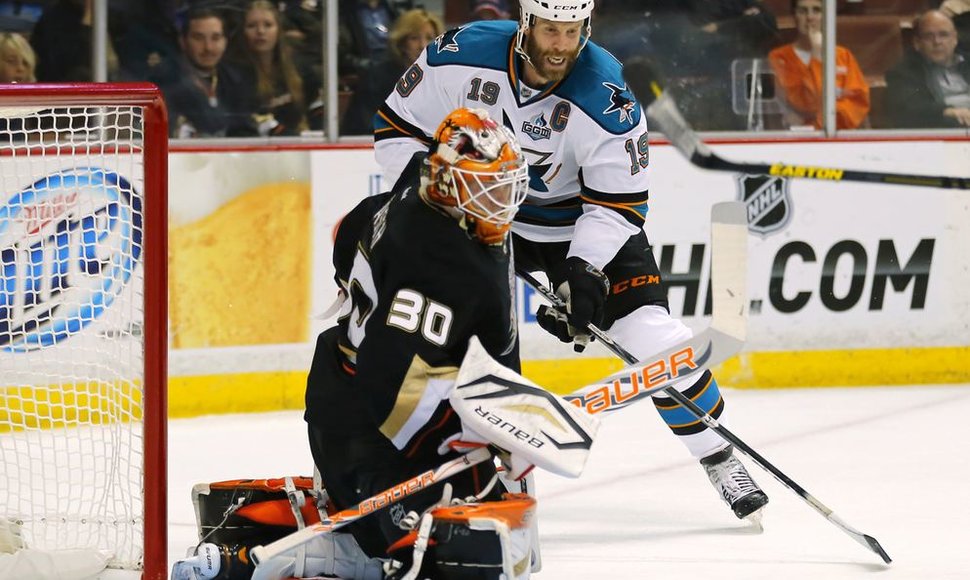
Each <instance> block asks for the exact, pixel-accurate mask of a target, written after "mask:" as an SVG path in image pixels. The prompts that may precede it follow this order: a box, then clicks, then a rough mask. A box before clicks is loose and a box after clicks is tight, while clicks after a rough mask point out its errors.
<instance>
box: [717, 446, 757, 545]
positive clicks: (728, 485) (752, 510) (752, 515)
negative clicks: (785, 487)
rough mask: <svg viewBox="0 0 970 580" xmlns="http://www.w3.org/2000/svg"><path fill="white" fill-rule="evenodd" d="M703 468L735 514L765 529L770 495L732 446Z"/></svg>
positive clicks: (718, 453) (720, 452)
mask: <svg viewBox="0 0 970 580" xmlns="http://www.w3.org/2000/svg"><path fill="white" fill-rule="evenodd" d="M701 465H703V466H704V470H705V471H706V472H707V477H708V478H709V479H710V480H711V484H712V485H713V486H714V489H716V490H717V491H718V493H719V494H720V495H721V498H722V499H723V500H724V501H725V503H727V504H728V505H729V506H730V507H731V510H732V511H733V512H734V515H736V516H737V517H738V518H739V519H747V520H748V521H750V522H751V523H753V524H754V525H756V526H758V527H761V509H762V508H763V507H764V506H765V505H766V504H767V503H768V496H767V495H766V494H765V492H763V491H762V490H761V488H760V487H758V484H757V483H755V482H754V480H753V479H751V475H749V474H748V470H747V469H745V467H744V465H743V464H742V463H741V462H740V461H739V460H738V458H737V457H735V456H734V448H733V447H732V446H728V447H727V448H725V449H722V450H721V451H718V452H717V453H715V454H713V455H709V456H707V457H705V458H703V459H701Z"/></svg>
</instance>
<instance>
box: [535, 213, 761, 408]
mask: <svg viewBox="0 0 970 580" xmlns="http://www.w3.org/2000/svg"><path fill="white" fill-rule="evenodd" d="M747 220H748V218H747V212H746V210H745V206H744V204H743V203H741V202H737V201H734V202H722V203H718V204H715V205H714V207H713V208H712V210H711V255H712V258H711V269H712V275H711V280H712V284H711V294H712V298H713V302H714V305H713V307H712V313H713V316H712V319H711V325H710V326H709V327H707V329H705V330H704V331H703V332H701V333H700V334H698V335H696V336H694V337H692V338H690V339H688V340H686V341H684V342H681V343H678V344H676V345H674V346H672V347H670V348H668V349H666V350H664V351H663V352H661V353H658V354H656V355H653V356H652V357H651V358H650V360H644V361H637V360H636V359H635V358H633V357H632V356H630V357H623V356H621V357H620V358H623V359H624V361H625V362H627V363H628V364H629V366H627V367H625V368H623V369H621V370H619V371H617V372H615V373H613V374H611V375H610V376H608V377H606V378H604V379H602V380H600V381H599V382H597V383H594V384H592V385H587V386H585V387H582V388H580V389H578V390H577V391H575V392H573V393H570V394H569V395H566V396H565V397H564V398H565V399H566V400H568V401H570V402H571V403H572V404H574V405H576V406H578V407H580V408H582V409H585V410H586V411H587V412H588V413H590V414H594V415H595V414H596V413H603V412H610V411H616V410H619V409H622V408H624V407H628V406H630V405H632V404H633V403H636V402H637V401H639V400H641V399H644V398H647V397H649V396H650V395H653V394H654V393H656V392H658V391H662V390H664V389H666V388H668V387H669V384H668V383H669V382H670V381H672V380H674V379H682V378H686V377H687V376H690V375H693V374H700V373H701V372H703V370H704V369H705V368H707V367H710V366H714V365H716V364H719V363H721V362H724V361H725V360H727V359H729V358H731V357H732V356H734V355H736V354H737V353H738V351H739V350H741V346H742V345H743V344H744V340H745V335H746V331H747V316H748V310H747V291H746V288H747V283H748V280H747V276H748V268H747V256H748V221H747ZM516 273H517V274H518V276H519V277H520V278H522V279H523V280H524V281H525V282H526V283H528V284H529V285H530V286H532V287H533V288H535V289H536V291H537V292H539V293H540V294H542V295H543V296H544V297H545V298H546V300H548V301H549V302H550V303H551V304H553V305H555V306H560V305H562V300H561V299H560V298H559V296H558V295H556V294H555V293H553V292H552V291H551V290H549V289H548V288H546V287H544V286H543V285H542V284H540V283H539V281H538V280H536V279H535V278H534V277H533V276H532V275H531V274H530V273H528V272H525V271H523V270H521V269H518V268H517V269H516ZM590 332H591V333H592V334H593V335H594V336H595V337H596V338H597V339H598V340H600V341H602V343H603V344H604V345H606V347H607V348H609V349H610V350H611V351H613V352H619V351H622V350H623V349H622V347H620V345H618V344H617V343H616V342H615V341H614V340H613V339H612V338H611V337H610V336H609V335H608V334H606V333H605V332H603V331H602V330H600V329H598V328H596V327H591V328H590ZM624 352H625V351H624ZM678 394H679V393H678Z"/></svg>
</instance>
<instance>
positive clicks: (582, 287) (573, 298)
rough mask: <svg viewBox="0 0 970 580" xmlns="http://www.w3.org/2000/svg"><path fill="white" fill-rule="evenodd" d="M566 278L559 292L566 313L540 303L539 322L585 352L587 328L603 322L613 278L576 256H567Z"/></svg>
mask: <svg viewBox="0 0 970 580" xmlns="http://www.w3.org/2000/svg"><path fill="white" fill-rule="evenodd" d="M565 278H566V281H565V282H563V283H562V284H560V285H559V288H557V289H556V293H557V294H558V295H559V296H560V297H561V298H562V299H563V301H564V302H565V303H566V312H565V313H563V312H561V311H559V310H557V309H555V308H550V307H548V306H541V307H539V311H538V312H537V313H536V322H538V323H539V326H540V327H542V329H543V330H545V331H546V332H549V333H550V334H552V335H553V336H556V337H557V338H558V339H559V340H561V341H563V342H572V343H573V349H574V350H575V351H576V352H583V350H584V349H585V348H586V345H587V344H588V343H589V341H590V340H591V335H590V334H589V332H587V327H588V326H589V325H590V324H594V325H596V326H599V325H600V324H602V323H603V313H604V310H605V307H606V297H607V295H608V294H609V288H610V281H609V279H608V278H607V277H606V274H604V273H603V272H601V271H599V270H598V269H596V268H595V267H594V266H593V265H592V264H590V263H589V262H587V261H585V260H583V259H582V258H578V257H575V256H573V257H570V258H566V276H565Z"/></svg>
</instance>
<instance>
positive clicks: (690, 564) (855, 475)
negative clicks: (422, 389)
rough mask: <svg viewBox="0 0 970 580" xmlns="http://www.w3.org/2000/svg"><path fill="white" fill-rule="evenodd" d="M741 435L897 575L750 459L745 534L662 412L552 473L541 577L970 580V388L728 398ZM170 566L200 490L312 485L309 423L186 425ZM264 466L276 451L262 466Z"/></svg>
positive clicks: (604, 436) (629, 412)
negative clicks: (277, 480)
mask: <svg viewBox="0 0 970 580" xmlns="http://www.w3.org/2000/svg"><path fill="white" fill-rule="evenodd" d="M723 390H724V391H725V396H726V399H727V409H728V414H729V420H728V422H727V426H728V427H729V428H730V429H731V430H732V431H733V432H734V433H735V434H736V435H738V436H739V437H741V438H742V439H743V440H744V441H745V442H747V443H748V444H749V445H751V446H752V447H754V448H755V449H756V450H758V451H759V452H761V454H762V455H764V456H765V457H766V458H767V459H768V461H771V462H772V463H774V464H775V465H776V466H777V467H778V468H780V469H781V470H782V471H783V472H784V473H786V474H787V475H788V476H789V477H791V478H792V479H793V480H794V481H796V482H797V483H799V484H800V485H802V487H804V488H805V489H806V490H808V492H809V493H811V494H813V495H814V496H815V497H817V498H818V499H819V500H820V501H822V502H823V503H824V504H825V505H827V506H828V507H830V508H832V509H833V510H834V511H835V513H836V514H837V515H838V516H839V517H841V518H842V519H843V520H845V521H846V522H847V523H848V524H850V525H851V526H853V527H855V528H857V529H858V530H860V531H862V532H864V533H867V534H870V535H872V536H874V537H875V538H876V539H878V540H879V541H880V543H881V544H882V546H883V547H884V548H885V549H886V551H887V552H888V553H889V555H890V556H891V557H892V558H893V560H894V561H893V563H892V564H891V565H889V566H884V565H883V564H882V563H881V561H880V560H879V558H878V557H877V556H876V555H875V554H873V553H871V552H869V551H867V550H866V549H864V548H863V547H861V546H860V545H858V544H856V543H855V542H854V541H852V539H851V538H850V537H848V536H847V535H845V534H844V533H843V532H842V531H840V530H839V529H838V528H836V527H835V526H834V525H832V524H830V523H829V522H827V521H826V520H825V519H824V518H822V517H821V516H820V515H819V514H818V513H817V512H815V511H814V510H813V509H811V508H810V507H809V506H808V505H806V504H805V503H804V502H803V501H802V500H801V499H799V498H798V496H796V495H795V494H794V493H793V492H791V491H789V490H788V489H786V488H785V487H783V486H782V485H781V484H780V483H778V482H777V481H775V480H774V478H773V477H771V476H770V475H769V474H767V473H766V472H764V471H762V470H761V469H759V468H758V467H756V466H754V465H753V463H752V462H751V461H750V460H747V459H745V460H744V461H745V464H746V465H747V466H748V468H749V471H750V472H751V475H752V476H753V477H754V478H755V480H756V481H757V482H758V483H759V484H760V485H761V486H762V487H763V488H764V489H765V491H766V492H767V493H768V495H769V497H770V499H771V501H770V503H769V504H768V506H767V508H766V510H765V515H764V521H763V524H764V532H762V533H758V532H757V531H756V528H754V527H752V526H751V524H748V523H746V522H742V521H740V520H737V519H736V518H735V517H734V515H733V514H732V513H731V511H730V510H729V509H728V507H727V506H726V505H724V504H723V503H722V501H721V500H720V498H719V497H718V496H717V494H716V492H715V491H714V489H713V488H712V487H711V484H710V483H709V482H708V480H707V477H706V475H705V474H704V471H703V469H702V468H701V466H700V465H699V464H698V463H697V462H696V461H695V460H693V459H692V458H690V457H688V456H687V453H686V451H685V450H684V448H683V446H682V445H681V444H680V443H678V442H677V441H676V440H675V439H674V437H673V436H671V435H670V434H669V432H668V431H667V429H666V427H665V426H664V425H663V424H662V422H661V420H660V418H659V417H658V416H657V415H656V411H654V410H653V409H652V406H651V405H649V404H641V405H635V406H633V407H631V408H629V409H626V410H624V411H621V412H618V413H615V414H613V415H612V416H610V417H609V420H607V421H604V422H603V425H602V427H601V428H600V431H599V435H598V437H597V441H596V443H595V444H594V445H593V451H592V454H591V456H590V459H589V463H588V464H587V467H586V470H585V472H584V474H583V475H582V477H580V478H579V479H578V480H571V479H565V478H561V477H557V476H553V475H548V474H541V473H540V474H538V482H537V483H538V490H539V492H538V497H539V514H540V516H539V517H540V523H539V530H540V536H541V539H542V554H543V566H544V567H543V571H542V572H541V573H539V574H538V575H536V576H534V577H535V578H548V579H550V580H571V579H583V580H588V579H593V578H595V579H608V580H616V579H624V580H625V579H630V580H640V579H643V578H651V579H663V580H666V579H672V580H692V579H698V578H705V579H712V580H759V579H764V580H769V579H770V580H778V579H782V578H783V579H784V580H800V579H815V578H826V579H827V580H828V579H834V580H838V579H843V578H845V579H855V578H873V579H876V578H878V580H901V579H907V580H944V579H951V578H952V579H957V578H959V579H966V578H970V483H968V481H970V454H968V453H967V449H968V445H970V443H968V441H970V423H968V422H967V420H966V417H967V416H970V385H957V386H940V387H935V386H907V387H879V388H852V389H842V388H819V389H793V390H767V391H738V390H734V389H723ZM169 438H170V443H169V449H170V455H169V461H170V464H169V521H170V525H169V563H170V565H171V562H173V561H174V560H176V559H178V558H180V557H182V556H184V554H185V550H186V548H187V547H188V546H190V545H192V544H193V543H194V542H196V541H197V535H196V529H195V516H194V513H193V511H192V504H191V501H190V495H189V493H190V490H191V487H192V485H193V484H194V483H199V482H211V481H218V480H223V479H235V478H244V477H277V476H282V475H299V474H304V475H306V474H309V473H310V470H311V467H310V453H309V449H308V447H307V443H306V431H305V427H304V423H303V420H302V414H301V413H300V412H286V413H270V414H260V415H235V416H220V417H208V418H197V419H182V420H174V421H172V422H171V423H170V427H169ZM261 451H262V452H261Z"/></svg>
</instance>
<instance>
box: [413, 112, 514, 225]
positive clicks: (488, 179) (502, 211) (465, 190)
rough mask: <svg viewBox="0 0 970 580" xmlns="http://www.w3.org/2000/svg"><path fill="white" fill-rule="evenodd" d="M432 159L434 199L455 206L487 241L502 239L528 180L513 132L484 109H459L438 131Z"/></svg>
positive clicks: (429, 193)
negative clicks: (493, 118)
mask: <svg viewBox="0 0 970 580" xmlns="http://www.w3.org/2000/svg"><path fill="white" fill-rule="evenodd" d="M428 164H429V166H430V172H429V180H430V183H429V184H428V187H427V188H425V189H426V195H427V196H428V197H429V198H430V199H431V201H433V202H435V203H437V204H439V205H442V206H445V207H447V208H450V209H452V210H453V211H454V212H456V213H455V215H456V217H458V218H459V219H460V220H462V222H463V224H464V226H465V227H466V229H467V230H468V231H469V232H471V233H473V234H474V235H475V237H477V238H478V240H479V241H481V242H482V243H485V244H500V243H502V242H503V241H504V240H505V236H506V234H507V233H508V231H509V228H511V226H512V219H513V218H514V217H515V213H516V212H517V211H518V209H519V205H520V204H521V203H522V201H523V200H524V199H525V196H526V193H527V192H528V182H529V176H528V167H527V164H526V161H525V157H524V156H523V155H522V150H521V149H519V145H518V143H517V142H516V140H515V137H514V136H513V135H512V133H511V132H510V131H509V130H508V129H506V128H505V127H503V126H501V125H499V124H498V123H496V122H495V121H493V120H492V119H491V118H490V117H489V116H488V113H487V112H486V111H484V110H483V109H466V108H460V109H455V110H454V111H452V112H451V113H450V114H449V115H448V116H447V117H445V120H444V121H442V122H441V125H439V126H438V129H437V130H436V131H435V134H434V143H433V144H432V146H431V154H430V155H429V156H428Z"/></svg>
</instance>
